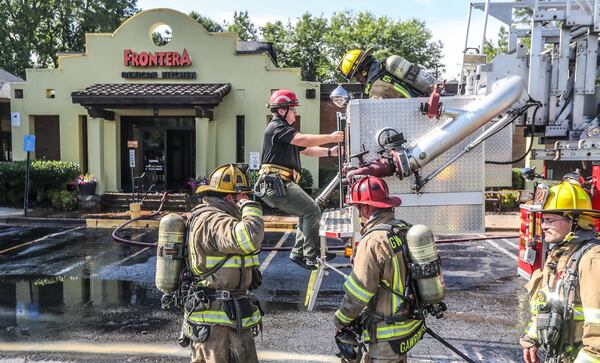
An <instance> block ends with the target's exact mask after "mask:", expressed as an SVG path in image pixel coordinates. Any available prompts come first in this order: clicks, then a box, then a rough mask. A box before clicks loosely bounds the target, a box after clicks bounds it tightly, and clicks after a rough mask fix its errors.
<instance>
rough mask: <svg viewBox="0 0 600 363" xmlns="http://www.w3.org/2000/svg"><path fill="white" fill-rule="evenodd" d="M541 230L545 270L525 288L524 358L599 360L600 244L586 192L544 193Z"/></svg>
mask: <svg viewBox="0 0 600 363" xmlns="http://www.w3.org/2000/svg"><path fill="white" fill-rule="evenodd" d="M546 197H547V200H546V201H545V203H544V204H543V210H542V219H541V227H542V232H543V238H544V241H545V242H546V243H548V245H549V254H548V257H547V259H546V262H545V264H544V267H543V270H539V269H538V270H536V271H535V272H534V273H533V275H532V276H531V280H530V281H529V283H528V284H527V285H526V288H527V289H528V291H529V294H530V306H531V320H530V322H529V325H528V327H527V329H526V331H525V335H523V337H522V338H521V340H520V344H521V346H522V348H523V360H524V361H525V362H526V363H530V362H531V363H533V362H538V361H539V360H538V348H539V347H540V346H541V347H543V348H544V349H543V350H544V351H545V352H546V359H545V361H551V362H576V363H584V362H586V363H587V362H590V363H591V362H600V282H599V280H598V276H600V241H598V240H597V239H595V237H594V234H593V231H592V226H593V220H592V218H591V217H590V216H591V215H593V214H592V213H593V212H590V209H591V208H592V203H591V201H590V197H589V196H588V194H587V193H586V192H585V191H584V190H583V189H582V188H581V187H580V186H579V185H578V183H573V182H568V181H567V182H563V183H561V184H559V185H556V186H554V187H552V188H550V189H549V190H547V195H546Z"/></svg>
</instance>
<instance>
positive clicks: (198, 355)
mask: <svg viewBox="0 0 600 363" xmlns="http://www.w3.org/2000/svg"><path fill="white" fill-rule="evenodd" d="M249 190H250V187H249V185H248V179H247V177H246V174H245V173H244V171H243V170H242V169H240V168H239V167H237V166H235V165H233V164H228V165H223V166H220V167H218V168H217V169H215V171H213V173H212V174H211V176H210V181H209V184H208V185H203V186H200V187H198V189H197V193H198V194H199V196H201V197H202V202H201V203H200V204H199V205H198V206H196V207H195V208H194V209H193V210H192V217H191V218H190V222H189V231H188V238H187V243H188V266H189V270H190V272H191V274H192V275H193V283H192V284H191V287H192V291H190V292H189V293H188V298H187V299H186V300H185V321H184V327H183V333H184V334H185V335H186V336H187V338H189V339H191V341H192V362H239V363H242V362H243V363H245V362H258V358H257V354H256V347H255V345H254V336H255V335H256V334H257V333H258V331H259V328H260V327H261V320H262V313H261V309H260V307H259V305H258V301H256V300H255V299H254V296H253V295H252V292H251V290H252V289H254V288H256V287H258V285H259V284H260V272H259V271H258V267H259V260H258V252H259V251H260V248H261V244H262V240H263V234H264V230H263V218H262V215H263V214H262V209H261V206H260V204H259V203H257V202H254V201H252V200H249V199H248V197H247V194H246V193H247V192H248V191H249Z"/></svg>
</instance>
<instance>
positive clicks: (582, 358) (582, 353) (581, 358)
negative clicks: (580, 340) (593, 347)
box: [574, 349, 600, 363]
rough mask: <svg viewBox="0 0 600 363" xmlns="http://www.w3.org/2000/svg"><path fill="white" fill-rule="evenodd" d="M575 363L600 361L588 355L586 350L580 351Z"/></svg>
mask: <svg viewBox="0 0 600 363" xmlns="http://www.w3.org/2000/svg"><path fill="white" fill-rule="evenodd" d="M574 363H600V359H598V358H594V357H593V356H592V355H590V354H589V353H587V352H586V351H585V350H583V349H582V350H580V351H579V354H577V358H576V359H575V362H574Z"/></svg>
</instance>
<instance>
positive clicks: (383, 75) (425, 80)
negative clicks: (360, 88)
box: [337, 47, 436, 98]
mask: <svg viewBox="0 0 600 363" xmlns="http://www.w3.org/2000/svg"><path fill="white" fill-rule="evenodd" d="M372 51H373V47H369V48H368V49H367V50H364V51H363V50H360V49H352V50H350V51H348V52H347V53H346V54H345V55H344V57H343V58H342V59H341V60H340V62H339V64H338V67H337V68H338V70H339V71H340V72H341V73H342V75H343V76H344V77H345V78H346V79H347V80H348V82H350V81H352V80H353V79H355V80H356V81H358V82H360V83H362V84H364V85H365V89H364V93H365V94H366V95H367V96H368V97H369V98H411V97H420V96H426V95H428V94H429V93H430V92H431V87H432V86H433V85H434V84H435V83H436V79H435V78H434V77H433V76H431V75H430V74H429V73H427V72H426V71H425V70H423V69H422V68H421V67H419V66H417V65H414V64H412V63H410V62H408V61H407V60H406V59H404V58H402V57H400V56H398V55H392V56H389V57H387V58H386V59H384V60H383V61H377V60H375V58H373V56H372V54H371V53H372Z"/></svg>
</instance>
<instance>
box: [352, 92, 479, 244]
mask: <svg viewBox="0 0 600 363" xmlns="http://www.w3.org/2000/svg"><path fill="white" fill-rule="evenodd" d="M478 99H479V98H478V97H475V96H461V97H448V98H443V102H444V105H445V106H446V107H449V108H459V109H465V110H469V109H471V108H473V107H475V106H476V103H477V102H476V101H477V100H478ZM426 101H427V99H424V98H413V99H384V100H353V101H351V102H350V105H349V107H348V114H347V117H348V120H349V122H350V124H351V137H352V138H358V139H359V140H360V141H359V142H356V140H351V153H352V154H354V153H356V152H358V151H359V146H360V145H364V146H365V149H366V150H369V151H370V152H369V154H368V155H367V156H366V157H365V160H373V159H376V158H378V155H377V153H376V151H377V150H378V148H379V146H378V145H377V143H376V141H375V135H376V134H377V132H378V131H379V130H381V129H382V128H384V127H392V128H394V129H396V130H398V131H399V132H402V133H404V137H405V138H406V139H407V141H408V144H409V145H412V144H414V143H415V142H416V141H417V140H418V139H419V138H420V137H421V136H423V135H425V134H426V133H427V132H429V131H430V130H431V129H433V128H435V127H439V126H440V125H442V124H443V123H445V122H452V121H451V120H448V119H441V120H436V119H429V118H427V117H426V116H423V115H422V114H421V113H420V112H419V111H418V109H419V105H420V103H421V102H426ZM355 125H358V129H359V131H358V133H357V132H356V126H355ZM480 133H481V132H480V131H477V132H475V133H474V134H472V135H471V136H469V137H468V138H466V139H465V140H463V141H462V142H461V143H459V144H457V145H456V146H454V147H453V148H451V149H450V150H448V151H446V152H445V153H443V154H441V155H440V156H439V157H438V158H436V159H435V160H433V161H432V162H431V163H429V164H428V165H426V166H425V167H424V168H423V169H422V170H421V175H422V176H427V175H429V174H430V173H431V172H432V171H434V170H435V169H436V168H437V167H439V166H440V165H442V164H443V163H444V162H445V161H446V160H448V159H449V158H450V157H452V156H453V155H455V154H456V153H458V152H459V151H460V150H462V149H463V148H464V147H465V146H467V145H468V144H469V142H471V141H472V140H474V139H475V138H476V137H477V136H478V135H479V134H480ZM484 169H485V168H484V147H483V145H479V146H477V147H476V148H474V149H473V150H471V151H470V152H468V153H466V154H465V155H463V156H462V157H461V158H460V159H458V160H457V161H456V162H454V163H453V164H451V165H450V166H449V167H448V168H446V169H445V170H444V171H442V172H441V173H440V174H438V175H437V176H436V177H435V178H434V179H432V180H431V181H430V182H429V183H428V184H427V185H426V186H425V187H424V188H423V190H422V192H423V193H453V192H456V193H460V192H481V193H482V192H483V190H484V181H485V180H484V179H485V178H484ZM414 180H415V179H414V176H411V177H409V178H407V179H405V180H399V179H398V178H396V177H388V178H386V181H387V182H388V185H389V187H390V193H391V194H403V193H411V192H412V190H411V186H412V184H413V183H414ZM443 203H444V201H443V200H440V204H439V206H403V207H400V208H397V209H396V215H397V216H398V218H401V219H406V220H407V221H408V222H410V223H413V224H415V223H423V224H427V225H428V226H430V228H432V229H433V230H434V233H438V234H445V233H464V232H481V231H483V230H484V218H483V216H484V205H483V203H481V204H469V205H443ZM440 206H443V208H440Z"/></svg>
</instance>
